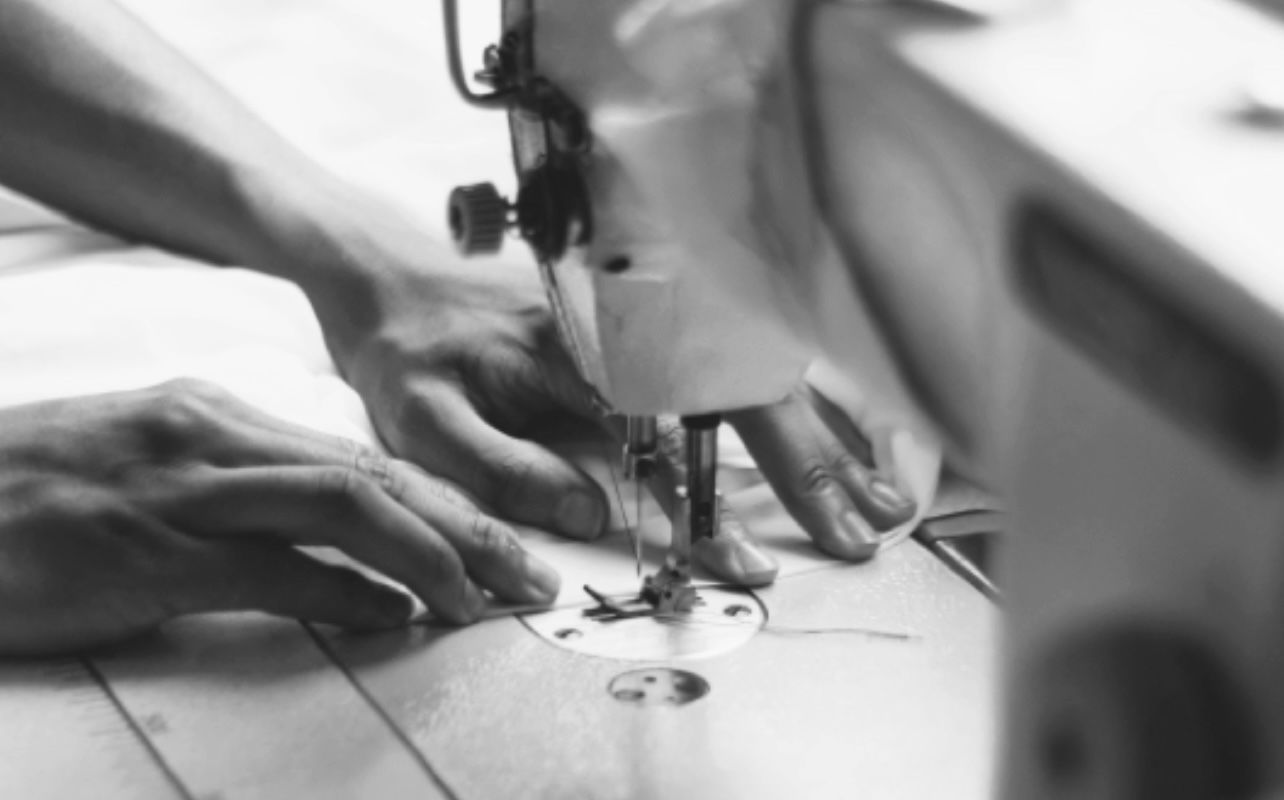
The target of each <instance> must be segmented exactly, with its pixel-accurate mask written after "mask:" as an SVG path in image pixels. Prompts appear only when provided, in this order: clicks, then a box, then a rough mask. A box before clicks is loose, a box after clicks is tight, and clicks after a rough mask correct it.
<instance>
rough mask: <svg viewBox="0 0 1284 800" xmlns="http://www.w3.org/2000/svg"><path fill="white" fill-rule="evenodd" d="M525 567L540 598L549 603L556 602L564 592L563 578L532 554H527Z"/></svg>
mask: <svg viewBox="0 0 1284 800" xmlns="http://www.w3.org/2000/svg"><path fill="white" fill-rule="evenodd" d="M525 566H526V576H527V578H528V579H529V580H530V584H531V586H532V587H534V588H535V590H536V591H537V592H539V595H540V597H541V598H543V599H544V600H546V601H548V602H552V601H553V600H555V599H556V598H557V593H558V592H560V591H561V590H562V576H561V575H558V574H557V570H555V569H553V568H552V567H550V566H549V565H548V564H545V563H544V562H543V561H540V560H539V559H538V558H536V557H535V556H533V555H531V554H530V553H526V565H525Z"/></svg>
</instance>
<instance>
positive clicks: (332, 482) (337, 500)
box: [314, 467, 370, 514]
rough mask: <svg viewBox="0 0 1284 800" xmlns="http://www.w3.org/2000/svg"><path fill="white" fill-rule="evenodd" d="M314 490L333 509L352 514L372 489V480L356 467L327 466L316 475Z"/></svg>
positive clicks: (337, 511)
mask: <svg viewBox="0 0 1284 800" xmlns="http://www.w3.org/2000/svg"><path fill="white" fill-rule="evenodd" d="M315 480H316V484H315V486H314V490H315V492H316V495H317V497H318V499H319V500H320V501H321V502H322V503H324V504H326V506H327V507H328V508H330V509H331V510H332V511H334V512H336V513H340V514H351V513H352V512H354V511H355V510H356V509H357V508H358V507H359V506H360V505H361V504H362V503H363V502H364V499H365V495H366V493H368V492H369V491H370V482H369V480H368V479H367V478H365V477H364V476H363V475H361V474H360V473H359V472H358V471H357V470H356V468H355V467H327V468H325V469H322V470H319V471H318V472H317V475H316V479H315Z"/></svg>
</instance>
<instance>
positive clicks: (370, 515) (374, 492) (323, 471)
mask: <svg viewBox="0 0 1284 800" xmlns="http://www.w3.org/2000/svg"><path fill="white" fill-rule="evenodd" d="M193 487H194V488H193V489H192V490H190V491H189V492H188V493H187V496H186V497H185V498H184V499H183V502H182V506H183V507H184V508H185V509H186V511H185V517H186V520H187V522H186V525H187V526H188V527H190V528H191V529H193V530H194V531H195V532H198V533H201V534H204V535H206V536H239V537H248V536H263V535H264V534H265V533H268V534H270V535H272V536H276V537H280V538H281V539H284V540H286V541H289V542H291V543H294V544H304V545H325V546H330V547H335V548H338V549H339V550H342V551H343V552H344V553H346V554H347V555H349V556H351V557H352V558H354V559H356V560H358V561H360V562H362V563H364V564H367V565H368V566H370V567H373V568H374V569H376V570H378V571H379V572H381V573H383V574H384V575H387V576H389V577H391V578H393V579H395V580H397V581H399V582H400V583H403V584H405V585H406V586H407V587H408V588H409V589H410V590H411V591H413V592H414V593H415V594H416V595H418V596H419V597H420V598H421V599H422V600H423V601H424V604H425V605H426V606H427V607H428V609H429V610H430V611H432V612H433V614H434V615H436V616H438V617H440V618H442V619H444V620H446V621H448V622H453V623H457V624H463V623H468V622H472V621H474V620H476V619H477V617H478V616H479V615H480V614H481V612H482V610H483V608H484V607H485V603H486V601H485V597H484V596H483V595H482V593H481V591H480V590H479V589H478V588H477V586H476V585H474V584H473V582H472V581H471V580H469V578H468V576H467V574H466V572H465V569H464V565H463V562H462V561H461V560H460V557H459V555H458V554H457V553H456V552H455V550H454V548H452V547H451V546H450V544H449V543H448V542H446V541H445V540H444V539H443V538H442V536H441V535H440V534H439V532H438V531H437V530H435V529H434V528H433V527H432V526H430V525H429V524H428V523H427V522H425V521H424V520H422V519H420V518H419V517H417V516H416V515H415V514H413V513H411V512H410V511H409V510H408V509H406V508H404V507H403V506H401V505H400V504H398V503H397V502H396V501H395V500H393V499H392V498H391V497H389V496H388V495H387V494H386V493H385V492H383V491H382V490H381V489H380V488H379V487H378V486H377V485H376V484H375V483H374V482H373V481H371V480H369V479H367V478H365V477H363V476H362V475H360V474H358V473H356V472H354V471H353V470H351V469H348V468H340V467H251V468H245V469H231V470H218V471H216V472H213V473H211V474H206V475H202V476H200V478H199V479H198V480H194V481H193Z"/></svg>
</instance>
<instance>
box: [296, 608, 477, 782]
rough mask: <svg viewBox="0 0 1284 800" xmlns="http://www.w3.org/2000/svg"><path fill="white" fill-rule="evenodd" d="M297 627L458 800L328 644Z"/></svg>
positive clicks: (310, 629)
mask: <svg viewBox="0 0 1284 800" xmlns="http://www.w3.org/2000/svg"><path fill="white" fill-rule="evenodd" d="M299 625H301V626H302V627H303V630H305V631H306V632H307V634H308V636H310V637H312V641H313V642H315V643H316V646H317V648H318V649H319V650H320V651H321V652H322V653H324V654H325V657H326V658H328V659H329V660H330V663H331V664H333V665H334V667H335V669H337V670H339V672H340V673H341V674H342V675H343V677H344V678H345V679H346V680H347V681H348V683H349V684H351V686H352V688H353V689H355V690H356V692H357V694H358V695H359V696H360V697H361V699H362V700H364V701H365V703H366V705H368V706H370V710H372V711H374V713H375V714H376V715H378V717H379V719H380V720H382V721H383V724H384V725H386V726H387V727H388V730H390V731H392V735H393V736H394V737H395V738H396V739H397V741H398V742H400V743H401V745H402V747H404V748H406V749H407V750H408V751H410V757H411V758H413V759H414V760H415V762H416V763H417V764H419V767H420V769H422V770H423V771H424V773H425V774H427V775H428V777H429V778H431V779H432V782H433V783H435V784H437V788H439V789H441V791H442V792H443V793H444V794H445V795H446V797H448V798H450V800H458V795H456V794H455V792H454V791H452V790H451V788H450V786H449V785H448V784H447V783H446V781H445V779H444V778H442V777H441V775H439V774H438V773H437V770H435V769H433V766H432V764H431V763H429V761H428V757H427V756H426V755H424V753H423V751H422V750H420V749H419V748H418V747H417V746H416V745H415V743H414V742H413V741H411V739H410V737H409V736H408V735H407V734H406V732H405V731H404V730H402V729H401V726H400V725H398V724H397V723H396V721H395V720H394V719H393V718H392V716H391V715H389V714H388V712H387V711H386V710H384V707H383V706H381V705H379V702H378V701H377V700H375V698H374V696H373V695H371V694H370V692H368V691H366V687H365V686H363V685H362V684H361V682H360V681H358V680H357V676H356V675H354V674H353V672H352V670H351V669H349V668H348V665H347V664H345V663H343V661H342V660H341V659H340V658H339V656H338V654H337V653H335V652H334V648H332V647H331V646H330V643H329V642H327V641H326V640H325V638H324V637H323V636H321V634H319V633H317V632H316V630H315V629H314V628H313V627H312V626H311V625H309V624H308V623H306V622H303V621H302V620H300V621H299Z"/></svg>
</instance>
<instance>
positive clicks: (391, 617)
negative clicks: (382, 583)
mask: <svg viewBox="0 0 1284 800" xmlns="http://www.w3.org/2000/svg"><path fill="white" fill-rule="evenodd" d="M374 611H375V616H377V617H378V618H379V621H380V624H382V625H385V626H387V627H390V628H391V627H395V626H397V625H404V624H405V623H406V622H407V621H408V620H409V619H410V616H411V615H412V614H413V613H414V612H415V601H414V598H412V597H410V596H409V595H407V594H406V593H405V592H399V591H397V590H396V589H381V590H380V591H379V592H378V594H376V595H375V599H374Z"/></svg>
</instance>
